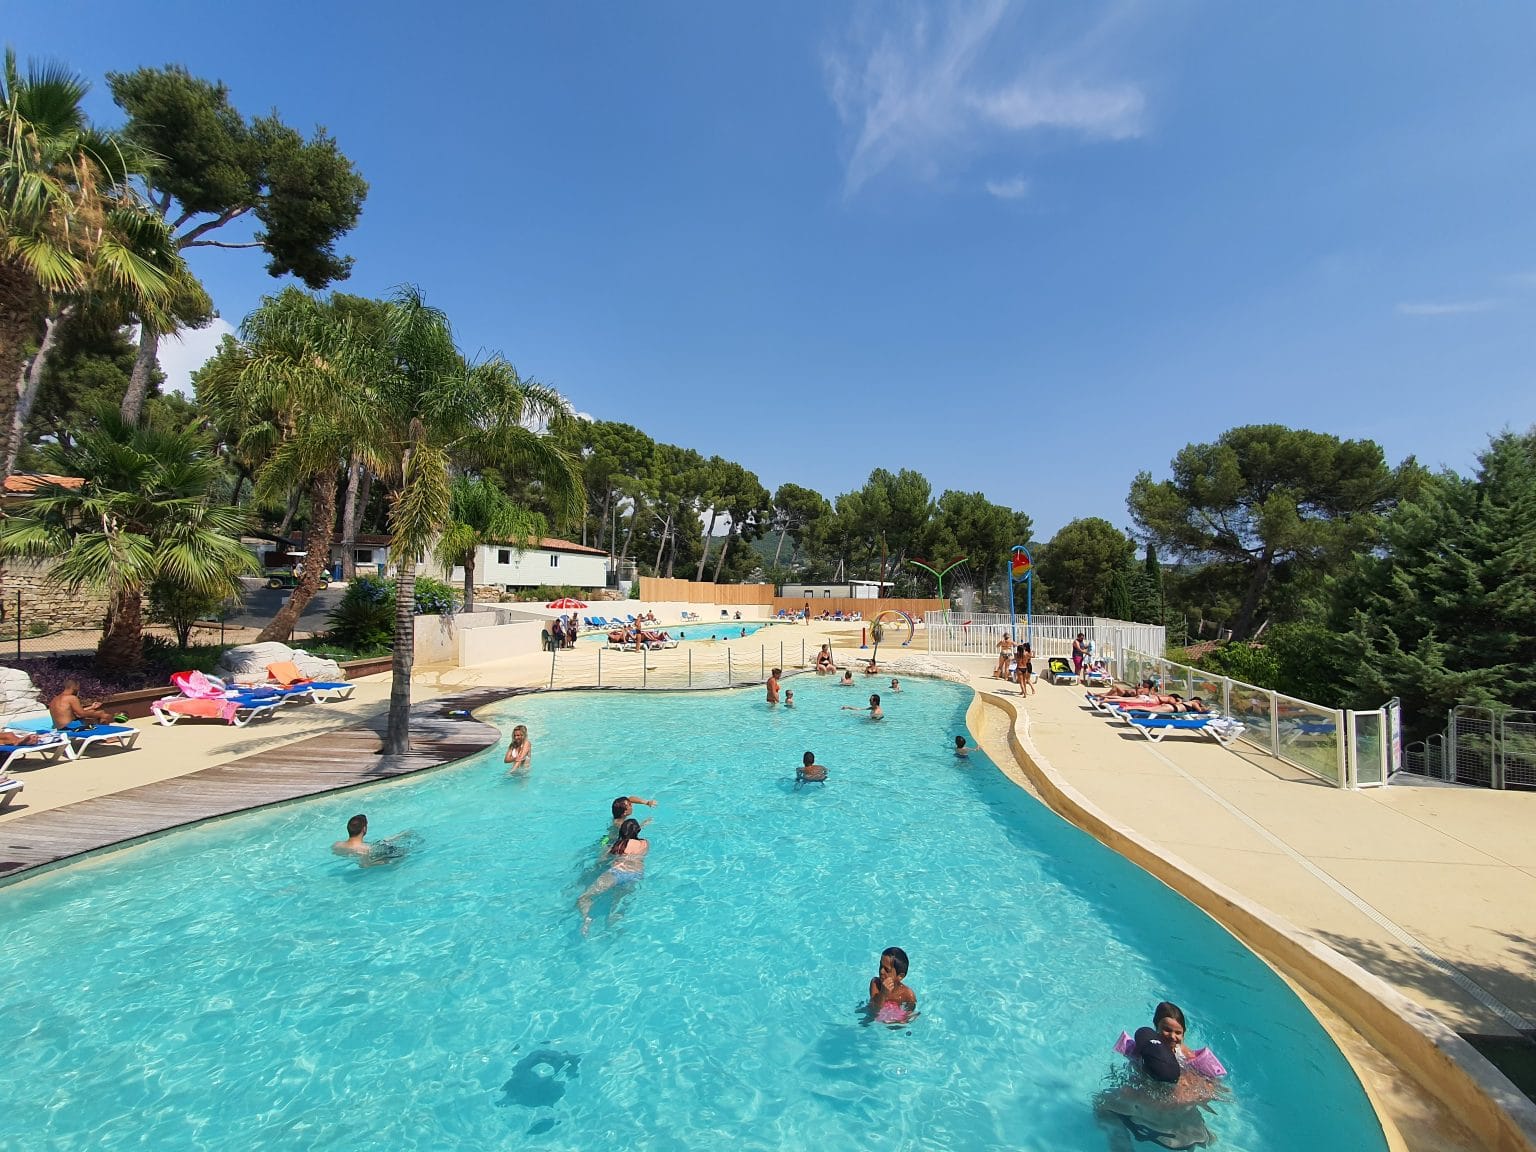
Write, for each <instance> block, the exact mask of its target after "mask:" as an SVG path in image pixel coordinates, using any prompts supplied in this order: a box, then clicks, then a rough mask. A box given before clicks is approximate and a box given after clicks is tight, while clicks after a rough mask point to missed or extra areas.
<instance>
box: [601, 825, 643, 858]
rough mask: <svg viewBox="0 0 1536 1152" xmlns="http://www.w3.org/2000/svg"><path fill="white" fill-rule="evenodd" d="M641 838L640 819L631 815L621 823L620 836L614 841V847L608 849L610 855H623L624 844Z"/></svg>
mask: <svg viewBox="0 0 1536 1152" xmlns="http://www.w3.org/2000/svg"><path fill="white" fill-rule="evenodd" d="M639 838H640V821H638V820H636V819H635V818H634V817H633V816H631V817H630V818H629V819H628V820H626V821H624V823H622V824H620V825H619V838H618V839H617V840H615V841H614V842H613V847H612V848H610V849H608V855H610V856H621V855H623V853H624V845H626V844H628V843H629V842H630V841H631V840H638V839H639Z"/></svg>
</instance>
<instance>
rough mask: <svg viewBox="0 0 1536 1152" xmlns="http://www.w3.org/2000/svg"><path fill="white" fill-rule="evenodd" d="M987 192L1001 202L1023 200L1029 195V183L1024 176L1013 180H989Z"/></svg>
mask: <svg viewBox="0 0 1536 1152" xmlns="http://www.w3.org/2000/svg"><path fill="white" fill-rule="evenodd" d="M987 192H988V193H989V194H991V195H993V196H996V197H997V198H998V199H999V200H1022V199H1024V197H1026V196H1028V195H1029V181H1028V180H1026V179H1024V177H1022V176H1015V177H1014V178H1013V179H1012V180H988V181H987Z"/></svg>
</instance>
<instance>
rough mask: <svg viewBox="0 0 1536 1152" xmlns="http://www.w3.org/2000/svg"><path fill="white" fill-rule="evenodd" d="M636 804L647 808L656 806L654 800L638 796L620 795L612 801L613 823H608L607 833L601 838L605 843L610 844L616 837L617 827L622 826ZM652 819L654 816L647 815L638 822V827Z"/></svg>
mask: <svg viewBox="0 0 1536 1152" xmlns="http://www.w3.org/2000/svg"><path fill="white" fill-rule="evenodd" d="M636 804H644V805H646V806H647V807H649V808H654V807H656V801H654V800H646V799H644V798H643V797H640V796H620V797H619V798H618V799H617V800H615V801H614V802H613V823H611V824H609V825H608V831H607V834H606V835H605V836H604V838H603V842H604V843H605V844H611V843H613V842H614V841H615V840H617V839H618V837H619V829H620V828H622V827H623V826H624V821H626V820H628V819H629V818H630V817H631V816H633V815H634V814H635V805H636ZM654 819H655V817H654V816H647V817H646V818H645V819H644V820H642V821H641V822H640V827H642V828H644V827H645V826H646V825H647V824H649V823H650V822H651V821H652V820H654Z"/></svg>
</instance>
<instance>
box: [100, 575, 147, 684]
mask: <svg viewBox="0 0 1536 1152" xmlns="http://www.w3.org/2000/svg"><path fill="white" fill-rule="evenodd" d="M143 662H144V598H143V594H142V593H141V592H140V590H139V588H138V586H137V585H134V586H132V587H128V588H119V589H118V590H117V591H116V592H113V593H112V598H111V600H110V601H109V603H108V606H107V623H106V627H105V628H104V629H103V630H102V633H101V641H100V643H98V644H97V645H96V663H97V664H99V665H100V666H101V667H102V668H103V669H106V670H108V671H112V672H122V671H131V670H133V669H134V668H137V667H138V666H139V665H140V664H142V663H143Z"/></svg>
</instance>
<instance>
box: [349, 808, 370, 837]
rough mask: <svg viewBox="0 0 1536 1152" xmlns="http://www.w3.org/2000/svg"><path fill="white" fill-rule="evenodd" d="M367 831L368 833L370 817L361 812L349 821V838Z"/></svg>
mask: <svg viewBox="0 0 1536 1152" xmlns="http://www.w3.org/2000/svg"><path fill="white" fill-rule="evenodd" d="M366 831H368V817H366V816H364V815H363V814H362V813H361V812H359V813H358V814H357V815H356V816H354V817H352V819H350V820H348V821H347V835H348V836H357V835H360V834H361V833H363V832H366Z"/></svg>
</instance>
